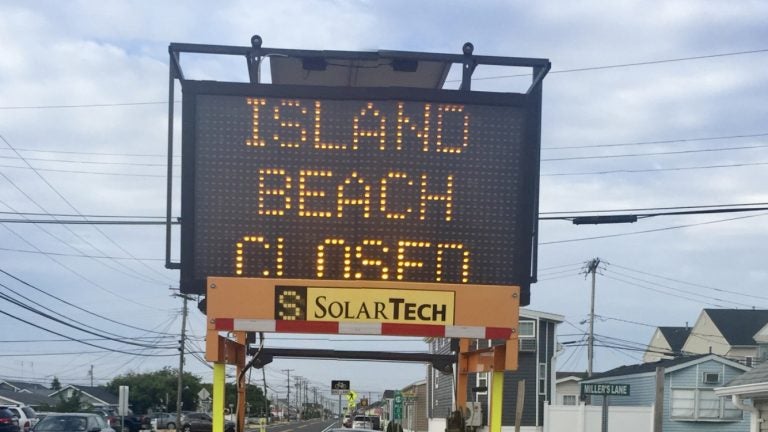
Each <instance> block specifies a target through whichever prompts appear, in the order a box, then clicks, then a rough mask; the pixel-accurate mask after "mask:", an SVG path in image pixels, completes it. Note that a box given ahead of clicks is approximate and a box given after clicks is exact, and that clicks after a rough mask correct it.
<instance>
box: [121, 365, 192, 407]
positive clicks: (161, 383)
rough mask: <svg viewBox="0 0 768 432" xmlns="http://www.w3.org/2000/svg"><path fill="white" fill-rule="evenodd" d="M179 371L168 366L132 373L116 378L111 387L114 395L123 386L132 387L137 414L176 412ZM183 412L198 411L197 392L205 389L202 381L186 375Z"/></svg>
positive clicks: (132, 396)
mask: <svg viewBox="0 0 768 432" xmlns="http://www.w3.org/2000/svg"><path fill="white" fill-rule="evenodd" d="M177 377H178V372H177V370H176V369H172V368H169V367H165V368H163V369H161V370H159V371H155V372H148V373H134V372H131V373H128V374H126V375H121V376H118V377H116V378H115V379H113V380H112V381H110V382H109V383H108V384H107V388H108V389H109V390H110V391H111V392H113V393H114V394H118V393H119V389H120V386H121V385H125V386H128V387H129V388H130V393H129V399H130V406H131V409H132V410H133V412H134V413H135V414H143V413H146V412H148V411H149V410H152V411H166V412H170V411H176V390H177V388H178V383H177V379H178V378H177ZM181 382H182V388H183V391H182V392H181V401H182V405H181V409H182V410H194V409H196V408H197V402H198V397H197V393H198V392H199V391H200V389H202V388H203V385H202V383H201V382H200V378H198V377H196V376H194V375H192V374H190V373H188V372H185V373H184V375H183V376H182V379H181Z"/></svg>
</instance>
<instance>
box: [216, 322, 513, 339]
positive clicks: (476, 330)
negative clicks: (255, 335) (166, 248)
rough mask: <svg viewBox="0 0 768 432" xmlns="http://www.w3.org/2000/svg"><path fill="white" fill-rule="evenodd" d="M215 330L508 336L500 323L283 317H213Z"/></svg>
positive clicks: (484, 337)
mask: <svg viewBox="0 0 768 432" xmlns="http://www.w3.org/2000/svg"><path fill="white" fill-rule="evenodd" d="M215 327H216V330H218V331H247V332H267V333H319V334H353V335H382V336H423V337H428V336H431V337H447V338H468V339H509V338H510V336H511V335H512V329H510V328H503V327H474V326H445V325H428V324H401V323H357V322H350V321H344V322H333V321H287V320H256V319H238V318H235V319H233V318H216V321H215Z"/></svg>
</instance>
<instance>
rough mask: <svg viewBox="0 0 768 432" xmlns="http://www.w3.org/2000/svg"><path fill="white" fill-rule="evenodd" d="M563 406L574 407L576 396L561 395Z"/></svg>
mask: <svg viewBox="0 0 768 432" xmlns="http://www.w3.org/2000/svg"><path fill="white" fill-rule="evenodd" d="M563 405H576V395H563Z"/></svg>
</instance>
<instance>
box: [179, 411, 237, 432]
mask: <svg viewBox="0 0 768 432" xmlns="http://www.w3.org/2000/svg"><path fill="white" fill-rule="evenodd" d="M181 430H182V431H184V432H211V431H213V418H212V417H211V416H210V414H207V413H202V412H191V413H185V414H184V415H183V416H182V417H181ZM224 432H235V423H234V422H231V421H225V422H224Z"/></svg>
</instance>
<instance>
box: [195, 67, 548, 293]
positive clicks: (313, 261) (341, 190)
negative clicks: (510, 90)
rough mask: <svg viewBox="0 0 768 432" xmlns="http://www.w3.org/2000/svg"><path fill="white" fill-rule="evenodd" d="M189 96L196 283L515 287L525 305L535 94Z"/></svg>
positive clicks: (198, 91) (208, 92)
mask: <svg viewBox="0 0 768 432" xmlns="http://www.w3.org/2000/svg"><path fill="white" fill-rule="evenodd" d="M183 91H184V99H183V103H184V111H183V123H182V124H183V138H182V147H183V149H182V157H183V164H182V178H183V179H182V287H181V288H182V291H183V292H186V293H197V294H204V293H205V278H207V277H209V276H223V277H250V278H254V277H257V278H258V277H264V278H277V279H310V280H312V279H314V280H350V281H354V280H367V281H388V282H404V283H405V282H429V283H439V284H457V285H462V284H468V285H517V286H520V287H521V291H522V298H521V300H522V302H523V304H527V289H528V286H529V283H530V276H529V275H530V266H531V238H532V231H533V226H534V223H535V217H534V214H535V210H536V209H535V207H536V206H535V203H536V200H535V196H536V185H537V184H538V178H537V176H538V154H539V141H538V130H537V129H536V127H537V125H538V122H539V118H540V108H539V105H536V104H535V103H531V102H530V101H529V99H528V98H527V97H526V95H522V94H499V93H483V92H460V91H448V90H423V89H408V90H404V89H396V88H395V89H389V88H383V89H382V88H378V89H365V88H363V89H361V88H346V89H339V88H316V87H290V86H278V85H247V84H242V85H241V84H233V83H213V82H198V81H184V82H183ZM531 125H534V126H533V127H532V126H531ZM531 137H533V138H531Z"/></svg>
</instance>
